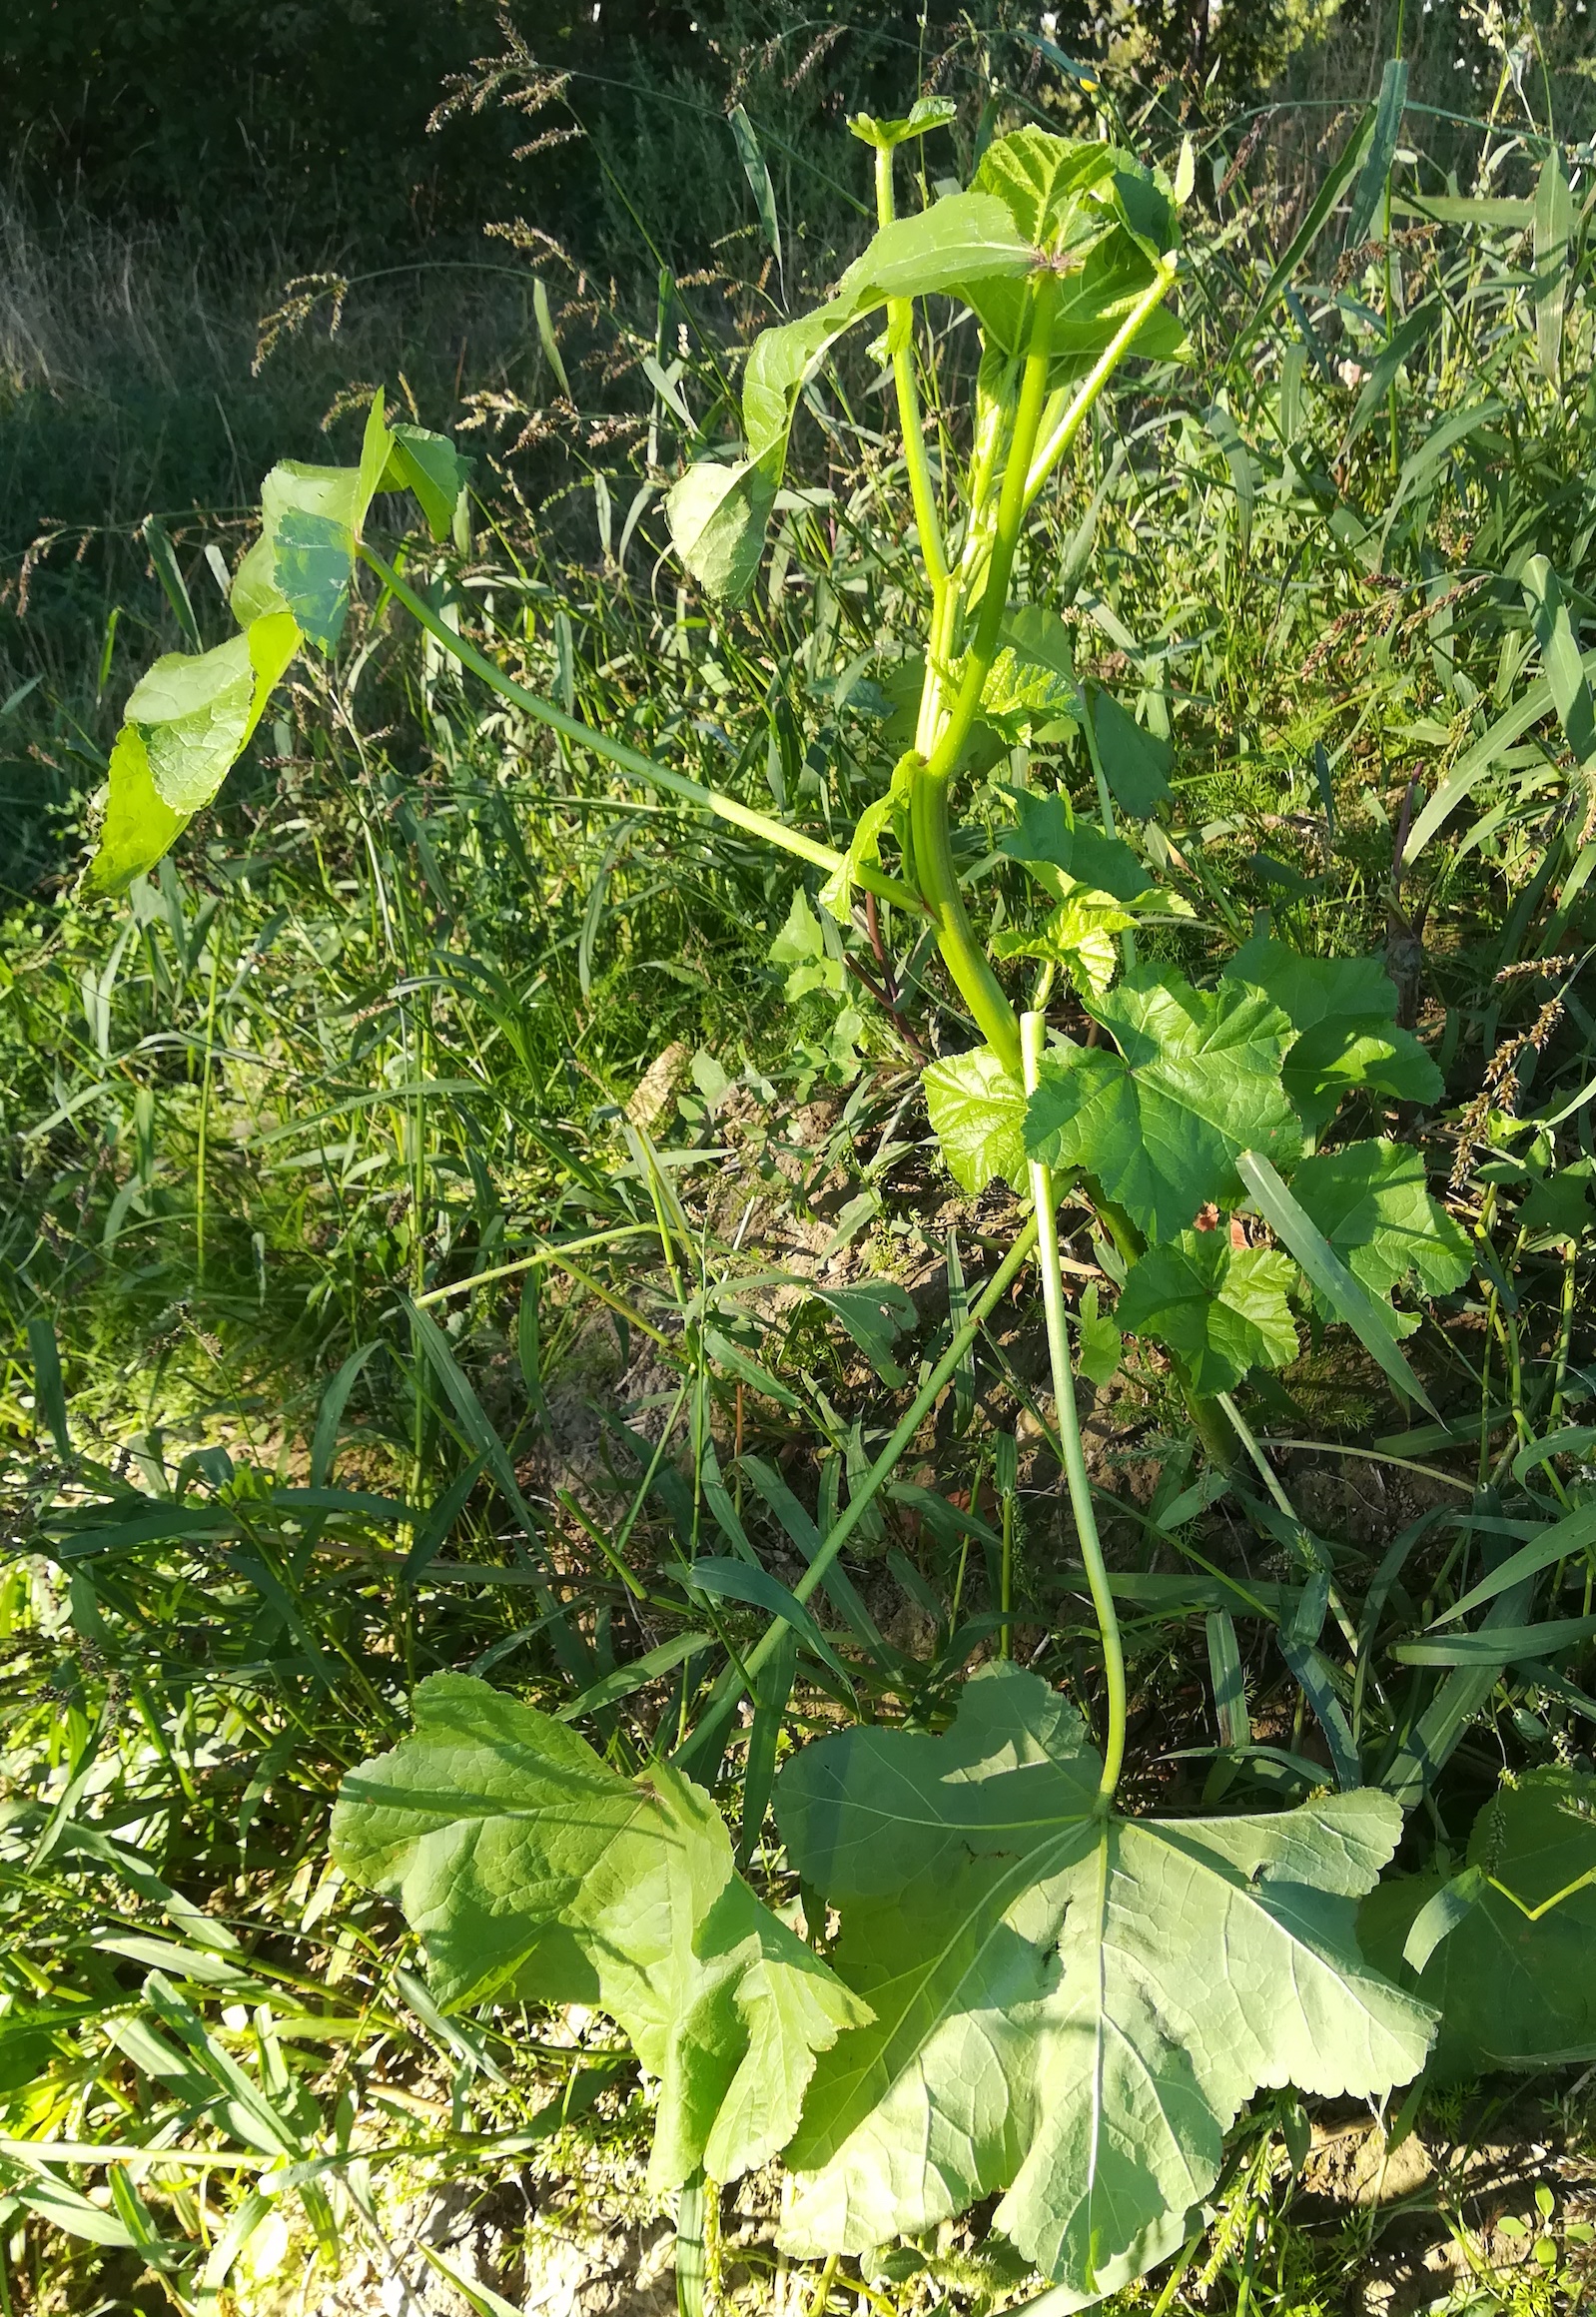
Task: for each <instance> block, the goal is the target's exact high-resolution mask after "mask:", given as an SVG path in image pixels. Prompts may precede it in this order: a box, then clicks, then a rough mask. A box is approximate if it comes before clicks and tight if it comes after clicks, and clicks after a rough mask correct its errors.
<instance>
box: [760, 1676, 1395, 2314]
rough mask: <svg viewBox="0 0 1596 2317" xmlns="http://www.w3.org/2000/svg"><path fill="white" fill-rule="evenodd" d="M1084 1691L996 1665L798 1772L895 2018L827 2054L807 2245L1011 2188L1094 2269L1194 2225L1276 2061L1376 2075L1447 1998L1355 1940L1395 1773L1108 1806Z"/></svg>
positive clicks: (1082, 2281) (1107, 2278)
mask: <svg viewBox="0 0 1596 2317" xmlns="http://www.w3.org/2000/svg"><path fill="white" fill-rule="evenodd" d="M1100 1768H1101V1766H1100V1763H1099V1760H1098V1757H1097V1755H1096V1753H1095V1752H1094V1751H1093V1749H1092V1747H1091V1745H1090V1744H1089V1742H1088V1740H1087V1736H1086V1731H1085V1728H1084V1726H1083V1724H1082V1722H1081V1720H1080V1717H1079V1716H1078V1715H1077V1714H1076V1713H1075V1711H1074V1709H1073V1708H1072V1707H1070V1706H1069V1705H1067V1704H1066V1702H1065V1701H1064V1700H1063V1699H1062V1698H1060V1697H1058V1696H1057V1695H1056V1694H1055V1693H1054V1692H1053V1691H1051V1690H1049V1689H1048V1688H1047V1686H1046V1685H1045V1684H1044V1683H1043V1682H1041V1681H1040V1680H1038V1679H1037V1677H1036V1676H1035V1675H1033V1674H1028V1673H1023V1672H1021V1671H1019V1670H1018V1669H1017V1668H1015V1667H1013V1666H1011V1665H1008V1664H997V1665H992V1666H989V1667H987V1668H985V1669H983V1671H982V1672H981V1673H980V1674H978V1675H977V1676H976V1677H975V1678H974V1679H973V1680H972V1681H970V1682H969V1683H968V1684H967V1685H966V1688H965V1690H964V1693H963V1696H962V1698H961V1701H960V1708H959V1715H958V1719H957V1721H956V1722H955V1724H954V1726H953V1728H952V1729H951V1730H950V1731H948V1732H947V1733H946V1734H944V1735H943V1736H941V1737H930V1736H926V1735H923V1734H918V1733H911V1732H908V1731H901V1730H882V1729H855V1730H851V1731H849V1732H847V1733H845V1734H844V1735H842V1736H839V1737H835V1738H827V1739H824V1740H822V1741H820V1742H819V1743H818V1744H815V1745H811V1746H809V1747H806V1748H805V1749H804V1751H803V1752H802V1753H801V1754H798V1755H797V1756H795V1757H794V1758H793V1760H792V1761H791V1762H790V1763H789V1764H788V1766H787V1768H786V1769H785V1770H784V1771H783V1773H782V1775H781V1778H780V1779H779V1781H778V1783H777V1791H776V1809H777V1816H778V1820H779V1823H780V1826H781V1830H782V1833H783V1836H784V1838H785V1840H786V1843H787V1846H788V1852H789V1856H790V1857H791V1859H792V1862H793V1864H794V1866H795V1867H796V1868H797V1870H798V1872H799V1874H800V1875H802V1876H803V1878H804V1879H805V1881H806V1882H808V1883H811V1884H813V1885H814V1886H815V1888H816V1889H817V1890H818V1891H819V1892H820V1893H821V1894H822V1895H823V1897H824V1898H825V1899H826V1900H827V1902H828V1903H829V1904H830V1905H831V1906H833V1907H836V1908H837V1909H839V1911H840V1914H841V1932H840V1935H839V1938H838V1942H837V1945H836V1948H835V1950H834V1953H833V1958H832V1959H833V1961H834V1963H835V1966H836V1968H837V1970H838V1972H839V1973H840V1974H841V1976H842V1977H843V1978H844V1979H846V1980H847V1981H848V1983H849V1985H850V1986H852V1987H853V1988H854V1989H855V1990H856V1992H857V1993H858V1994H859V1995H860V1996H861V1997H862V1998H863V1999H864V2000H865V2001H866V2002H868V2003H869V2004H870V2005H871V2006H872V2008H873V2011H874V2013H875V2016H874V2018H873V2020H872V2021H871V2023H870V2024H869V2025H868V2026H865V2027H861V2028H858V2029H856V2030H854V2031H853V2032H852V2033H850V2034H847V2035H844V2036H841V2037H839V2039H838V2040H837V2042H836V2044H835V2045H834V2046H832V2048H831V2049H830V2050H828V2051H827V2052H825V2053H823V2054H822V2055H821V2058H820V2060H819V2062H818V2064H817V2067H816V2071H815V2076H814V2080H813V2082H812V2084H811V2086H810V2090H809V2095H808V2097H807V2099H806V2101H805V2103H804V2114H803V2121H802V2123H801V2125H800V2127H799V2131H798V2134H797V2136H796V2138H795V2140H794V2142H793V2144H792V2146H791V2148H790V2149H789V2151H788V2161H789V2164H790V2165H791V2166H792V2167H793V2169H794V2171H795V2173H796V2175H797V2177H796V2183H795V2187H796V2193H795V2195H794V2198H793V2201H792V2203H791V2205H790V2206H789V2208H788V2213H787V2218H786V2222H785V2224H784V2230H783V2241H784V2242H785V2243H786V2245H787V2247H788V2249H789V2250H790V2251H792V2252H794V2253H798V2254H805V2255H808V2254H815V2255H818V2254H822V2253H824V2254H828V2255H829V2254H832V2253H837V2252H861V2251H864V2250H866V2249H868V2248H869V2247H871V2246H874V2245H877V2244H882V2243H885V2242H888V2241H889V2240H890V2239H891V2238H892V2237H894V2236H896V2235H899V2234H902V2233H908V2234H917V2233H919V2232H920V2231H921V2230H924V2229H927V2228H934V2227H936V2226H937V2225H938V2223H939V2222H941V2221H943V2220H945V2219H948V2218H951V2217H952V2216H953V2215H955V2214H957V2213H959V2212H961V2211H963V2210H965V2209H966V2208H967V2207H968V2206H969V2205H971V2204H972V2203H974V2202H976V2201H977V2200H978V2199H980V2198H983V2197H986V2196H990V2195H993V2194H995V2193H998V2192H1000V2191H1001V2192H1002V2202H1001V2203H1000V2205H999V2207H998V2211H997V2223H998V2226H999V2227H1000V2228H1002V2229H1003V2230H1004V2231H1005V2232H1006V2233H1007V2234H1008V2235H1009V2236H1010V2237H1011V2238H1012V2239H1013V2240H1014V2242H1015V2243H1016V2245H1017V2246H1018V2247H1019V2249H1020V2251H1021V2252H1022V2253H1023V2254H1024V2256H1025V2257H1026V2258H1027V2259H1028V2260H1031V2261H1034V2262H1035V2263H1036V2264H1037V2265H1038V2267H1039V2268H1041V2269H1042V2270H1043V2272H1044V2273H1045V2274H1046V2275H1048V2276H1050V2277H1054V2278H1057V2279H1059V2280H1060V2281H1061V2282H1062V2283H1063V2284H1065V2285H1066V2286H1067V2287H1068V2288H1069V2289H1070V2290H1071V2291H1073V2292H1078V2293H1095V2292H1104V2291H1107V2290H1110V2289H1112V2288H1113V2287H1114V2286H1116V2285H1118V2284H1122V2283H1124V2282H1126V2281H1128V2280H1129V2279H1130V2278H1132V2277H1134V2276H1137V2275H1140V2274H1141V2273H1142V2272H1143V2270H1145V2269H1146V2268H1147V2267H1149V2266H1150V2265H1151V2264H1152V2263H1153V2262H1154V2261H1156V2260H1158V2259H1160V2258H1162V2257H1163V2256H1164V2255H1165V2254H1166V2253H1168V2252H1169V2251H1170V2250H1172V2249H1173V2248H1174V2246H1175V2245H1176V2244H1177V2243H1179V2241H1180V2239H1181V2236H1182V2233H1183V2231H1184V2229H1185V2227H1186V2216H1187V2214H1188V2213H1189V2211H1190V2210H1191V2209H1192V2207H1194V2206H1195V2205H1199V2204H1200V2203H1201V2200H1202V2199H1203V2197H1204V2196H1205V2195H1206V2194H1207V2192H1208V2191H1209V2189H1210V2188H1211V2187H1212V2185H1213V2182H1214V2180H1215V2178H1216V2177H1217V2174H1218V2169H1219V2165H1220V2162H1221V2160H1222V2152H1223V2134H1224V2131H1225V2128H1226V2126H1227V2125H1228V2124H1229V2123H1230V2121H1231V2120H1232V2118H1233V2117H1234V2115H1235V2113H1236V2110H1237V2109H1238V2108H1239V2106H1240V2104H1241V2102H1242V2101H1243V2100H1245V2099H1247V2098H1248V2097H1250V2095H1251V2093H1252V2092H1253V2090H1254V2089H1256V2088H1257V2087H1258V2086H1259V2085H1262V2084H1269V2085H1281V2084H1286V2083H1295V2084H1297V2085H1298V2086H1299V2087H1300V2088H1301V2089H1303V2090H1305V2091H1312V2092H1319V2093H1324V2094H1341V2093H1350V2094H1352V2095H1353V2096H1356V2097H1377V2096H1379V2095H1380V2094H1382V2093H1383V2092H1385V2091H1386V2090H1388V2089H1389V2088H1390V2086H1391V2085H1392V2084H1395V2083H1400V2082H1405V2081H1406V2080H1407V2079H1408V2078H1409V2077H1410V2076H1412V2075H1413V2074H1415V2073H1416V2072H1417V2070H1418V2068H1419V2067H1420V2066H1421V2065H1422V2064H1423V2060H1424V2055H1425V2052H1426V2050H1427V2048H1428V2045H1429V2039H1430V2034H1431V2030H1432V2026H1433V2014H1432V2013H1431V2012H1430V2011H1429V2010H1428V2008H1427V2007H1426V2006H1425V2005H1424V2004H1423V2003H1421V2002H1419V2001H1417V2000H1416V1999H1415V1998H1413V1997H1412V1996H1410V1995H1407V1994H1404V1993H1402V1992H1401V1991H1400V1990H1399V1989H1397V1988H1395V1987H1393V1986H1391V1985H1389V1984H1388V1983H1387V1982H1386V1981H1385V1980H1383V1979H1381V1978H1379V1977H1377V1976H1376V1975H1375V1974H1374V1972H1373V1971H1371V1970H1370V1969H1369V1967H1368V1966H1367V1964H1366V1963H1365V1962H1364V1960H1363V1958H1362V1956H1361V1954H1360V1953H1359V1951H1358V1946H1357V1940H1356V1936H1355V1932H1354V1924H1353V1902H1354V1901H1355V1900H1356V1899H1357V1898H1359V1897H1360V1896H1361V1895H1362V1894H1363V1893H1364V1892H1366V1891H1367V1890H1369V1889H1370V1887H1371V1886H1372V1885H1373V1883H1374V1881H1375V1879H1376V1878H1377V1876H1378V1874H1379V1872H1380V1869H1381V1868H1382V1866H1383V1865H1384V1864H1385V1862H1386V1861H1387V1860H1388V1859H1389V1857H1390V1856H1391V1853H1392V1852H1393V1851H1394V1849H1395V1847H1396V1843H1397V1839H1398V1837H1399V1835H1400V1832H1401V1825H1402V1817H1401V1811H1400V1809H1399V1808H1398V1806H1397V1805H1396V1804H1395V1803H1394V1802H1392V1801H1391V1799H1390V1798H1389V1797H1388V1796H1386V1795H1383V1794H1380V1793H1378V1792H1376V1791H1373V1790H1367V1789H1365V1790H1360V1791H1359V1792H1357V1793H1354V1794H1344V1795H1338V1796H1334V1797H1330V1798H1326V1799H1324V1800H1322V1801H1319V1802H1315V1803H1311V1804H1308V1805H1305V1806H1304V1807H1302V1808H1301V1809H1298V1810H1293V1811H1286V1812H1281V1813H1277V1814H1270V1815H1267V1816H1260V1817H1255V1818H1233V1819H1185V1820H1170V1821H1163V1820H1157V1819H1127V1818H1122V1817H1120V1816H1118V1815H1117V1814H1109V1815H1103V1814H1102V1813H1101V1812H1100V1810H1099V1807H1098V1801H1099V1798H1098V1787H1099V1775H1100Z"/></svg>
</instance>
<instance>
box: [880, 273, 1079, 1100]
mask: <svg viewBox="0 0 1596 2317" xmlns="http://www.w3.org/2000/svg"><path fill="white" fill-rule="evenodd" d="M1058 303H1059V284H1058V278H1057V276H1055V275H1053V274H1044V275H1043V276H1042V278H1041V280H1040V282H1039V283H1038V285H1037V290H1036V295H1035V303H1034V305H1033V309H1032V320H1031V340H1030V351H1029V353H1028V354H1027V356H1026V363H1025V370H1024V373H1023V375H1022V378H1021V382H1020V400H1019V406H1018V408H1017V409H1016V412H1015V420H1014V438H1013V441H1012V442H1011V443H1010V446H1009V458H1008V464H1007V465H1006V467H1005V469H1004V476H1003V492H1002V496H1001V498H1000V499H999V502H998V520H997V528H996V531H995V534H994V537H993V541H992V555H991V559H990V561H989V563H988V566H987V580H986V588H985V591H984V593H983V595H982V598H981V610H980V614H979V616H978V618H977V620H976V631H975V636H974V639H973V640H972V642H971V645H970V649H969V652H968V654H967V656H966V660H965V671H964V675H963V678H962V679H961V682H960V685H959V690H958V694H957V697H956V698H955V700H954V704H953V708H952V711H951V712H950V714H949V717H948V721H947V724H946V725H945V726H944V728H943V731H942V733H941V735H940V736H939V738H938V740H937V744H936V746H935V747H934V748H933V750H932V751H931V755H930V757H929V758H928V760H927V763H926V766H925V769H924V771H923V772H921V773H919V774H918V775H917V776H916V778H915V780H914V783H913V786H912V789H911V792H910V799H909V826H910V830H911V833H912V837H913V843H914V858H915V877H916V880H917V882H918V884H919V887H920V891H921V894H922V896H923V898H924V900H925V902H926V904H927V906H928V907H929V909H930V911H931V914H932V917H933V918H934V920H935V921H936V927H937V944H938V947H939V948H940V949H941V951H942V956H943V961H944V963H945V964H946V966H947V968H948V971H949V973H950V974H951V975H952V976H953V979H954V983H955V985H956V986H957V988H958V990H959V994H960V996H961V997H962V998H963V999H964V1002H965V1004H966V1005H967V1006H968V1007H969V1009H970V1011H971V1013H972V1014H973V1015H974V1016H975V1019H976V1022H977V1024H978V1026H979V1028H980V1030H981V1034H982V1036H983V1037H984V1038H985V1039H986V1041H987V1044H988V1045H989V1046H990V1047H991V1048H992V1050H993V1052H994V1053H995V1054H996V1055H997V1056H998V1059H999V1060H1000V1062H1002V1063H1003V1065H1004V1067H1005V1069H1007V1070H1010V1071H1018V1070H1019V1067H1020V1031H1019V1025H1018V1022H1017V1021H1016V1018H1015V1012H1014V1008H1013V1007H1012V1006H1011V1005H1010V1003H1009V1001H1008V999H1007V998H1006V997H1005V996H1004V993H1003V986H1002V984H1001V983H1000V982H999V980H998V977H997V975H996V974H995V973H994V972H993V970H992V968H991V966H990V964H989V963H988V961H987V955H986V951H985V950H984V949H983V948H982V946H981V944H980V943H979V942H978V941H977V940H976V937H975V933H974V930H973V928H972V927H971V924H970V919H969V917H968V915H967V914H966V911H965V906H964V897H963V895H962V894H961V893H960V891H959V874H958V870H957V867H956V866H955V863H954V857H953V835H952V831H951V830H950V828H949V825H948V790H949V788H950V786H951V784H952V780H953V770H954V766H955V765H956V764H957V762H958V760H959V754H960V751H961V750H962V749H963V747H964V744H965V742H966V740H967V739H968V738H969V736H970V729H971V726H972V725H973V724H974V723H975V720H976V714H977V711H978V710H979V708H980V706H981V695H982V693H983V692H984V691H985V689H986V682H987V677H988V675H989V674H990V673H991V670H992V663H993V661H994V660H995V659H996V658H997V656H998V638H999V635H1000V633H1001V631H1002V627H1003V614H1004V610H1005V607H1006V606H1007V604H1008V600H1009V580H1010V576H1011V574H1012V572H1013V570H1014V558H1015V552H1016V549H1017V548H1018V546H1019V544H1020V530H1021V525H1022V524H1023V522H1024V520H1025V488H1026V475H1027V473H1028V471H1029V468H1030V461H1031V453H1032V451H1033V449H1034V448H1035V446H1036V439H1037V429H1038V427H1039V426H1040V424H1041V422H1042V411H1043V407H1044V405H1045V403H1046V401H1047V397H1048V365H1049V361H1050V359H1051V355H1052V349H1053V318H1054V315H1055V313H1056V312H1057V309H1058ZM938 625H939V627H945V625H946V623H945V622H938Z"/></svg>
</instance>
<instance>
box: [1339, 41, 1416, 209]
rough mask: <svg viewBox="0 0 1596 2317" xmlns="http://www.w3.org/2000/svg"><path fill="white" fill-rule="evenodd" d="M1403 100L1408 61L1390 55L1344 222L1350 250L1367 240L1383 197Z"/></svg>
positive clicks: (1399, 123)
mask: <svg viewBox="0 0 1596 2317" xmlns="http://www.w3.org/2000/svg"><path fill="white" fill-rule="evenodd" d="M1406 103H1407V60H1406V58H1405V57H1394V56H1393V57H1391V58H1389V59H1388V60H1387V63H1386V66H1385V70H1384V71H1383V72H1382V73H1381V75H1380V93H1379V98H1378V101H1377V102H1376V104H1375V107H1374V132H1373V135H1372V136H1371V137H1370V139H1369V148H1368V153H1367V155H1366V157H1365V159H1364V162H1363V169H1362V174H1361V175H1360V176H1359V178H1358V181H1357V190H1356V192H1355V193H1354V194H1353V196H1352V209H1351V214H1350V216H1349V217H1348V218H1347V221H1346V246H1347V248H1348V249H1349V250H1355V249H1356V248H1357V247H1358V245H1359V243H1360V242H1365V241H1367V239H1368V235H1369V228H1370V227H1371V226H1372V225H1373V223H1374V216H1375V212H1376V211H1377V210H1378V209H1379V207H1380V204H1381V202H1382V201H1383V200H1384V198H1385V191H1386V187H1387V186H1388V185H1389V183H1390V176H1391V163H1392V162H1393V161H1394V160H1395V158H1396V140H1397V138H1398V136H1399V135H1400V134H1401V128H1402V112H1403V108H1404V107H1405V105H1406Z"/></svg>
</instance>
